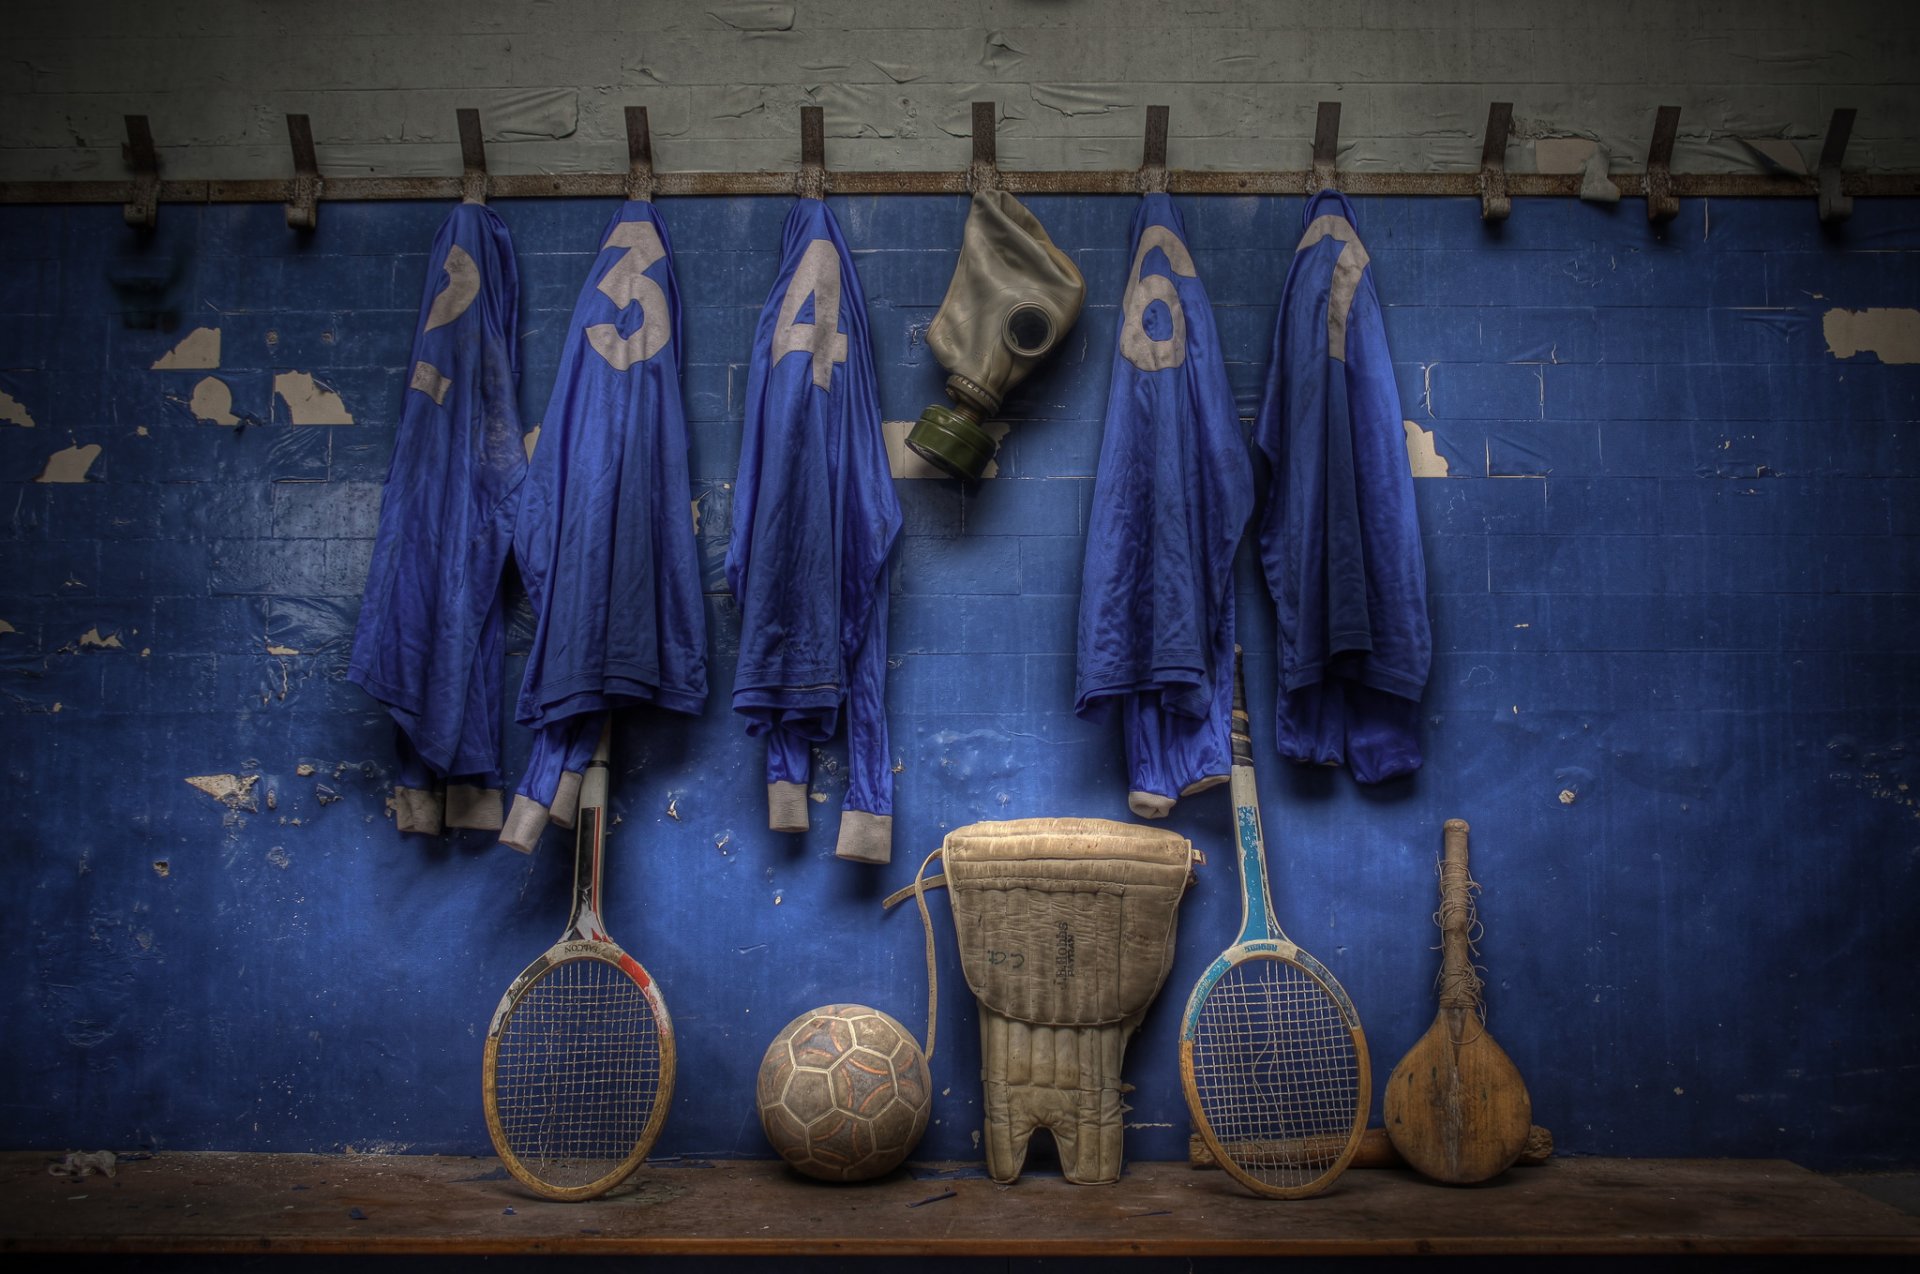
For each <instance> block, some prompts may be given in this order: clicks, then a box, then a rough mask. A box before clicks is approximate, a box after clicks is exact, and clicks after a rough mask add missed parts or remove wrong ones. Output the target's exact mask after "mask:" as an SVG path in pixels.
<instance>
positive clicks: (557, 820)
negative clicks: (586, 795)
mask: <svg viewBox="0 0 1920 1274" xmlns="http://www.w3.org/2000/svg"><path fill="white" fill-rule="evenodd" d="M580 779H581V775H580V772H579V771H577V770H562V771H561V772H560V783H559V786H557V787H555V788H554V789H553V804H551V805H549V806H547V817H548V818H550V819H552V820H553V824H554V826H555V827H566V828H571V827H572V826H573V823H574V820H575V819H576V818H578V817H579V815H580Z"/></svg>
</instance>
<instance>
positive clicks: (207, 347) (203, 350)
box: [152, 327, 220, 372]
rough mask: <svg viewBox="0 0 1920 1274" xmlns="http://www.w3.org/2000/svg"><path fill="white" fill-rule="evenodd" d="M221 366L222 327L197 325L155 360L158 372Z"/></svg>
mask: <svg viewBox="0 0 1920 1274" xmlns="http://www.w3.org/2000/svg"><path fill="white" fill-rule="evenodd" d="M218 366H220V329H219V328H217V327H196V328H194V329H193V330H192V331H191V332H188V333H187V334H186V336H185V337H183V338H182V339H181V341H180V343H179V344H178V345H175V346H174V347H173V348H172V349H170V350H168V351H167V352H166V353H165V354H162V355H161V356H160V357H159V358H157V359H155V360H154V363H153V367H152V370H153V371H156V372H170V371H187V370H199V369H203V368H209V367H218Z"/></svg>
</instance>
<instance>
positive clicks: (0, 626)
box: [0, 619, 20, 633]
mask: <svg viewBox="0 0 1920 1274" xmlns="http://www.w3.org/2000/svg"><path fill="white" fill-rule="evenodd" d="M19 631H20V630H19V629H18V628H15V627H14V626H13V625H12V624H9V623H8V622H7V621H6V620H4V619H0V633H17V632H19Z"/></svg>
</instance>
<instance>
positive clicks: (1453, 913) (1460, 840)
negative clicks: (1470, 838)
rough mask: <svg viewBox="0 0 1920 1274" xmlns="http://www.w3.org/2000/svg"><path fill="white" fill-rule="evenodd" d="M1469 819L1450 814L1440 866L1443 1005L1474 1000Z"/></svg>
mask: <svg viewBox="0 0 1920 1274" xmlns="http://www.w3.org/2000/svg"><path fill="white" fill-rule="evenodd" d="M1467 830H1468V829H1467V822H1466V820H1465V819H1461V818H1450V819H1448V820H1447V824H1446V828H1445V844H1446V857H1445V859H1444V860H1443V862H1442V863H1441V867H1440V1007H1441V1008H1446V1009H1459V1008H1469V1007H1471V1006H1472V1004H1473V991H1472V978H1473V962H1472V959H1471V958H1470V957H1469V955H1468V953H1467V928H1468V926H1469V924H1470V923H1471V922H1470V921H1469V919H1468V916H1469V914H1470V908H1469V907H1468V899H1467V882H1468V880H1469V879H1470V878H1471V877H1470V876H1469V874H1468V871H1467Z"/></svg>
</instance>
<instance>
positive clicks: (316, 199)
mask: <svg viewBox="0 0 1920 1274" xmlns="http://www.w3.org/2000/svg"><path fill="white" fill-rule="evenodd" d="M287 143H288V145H290V146H292V147H293V180H292V181H291V182H290V183H288V185H287V227H288V228H289V229H291V230H311V229H313V228H314V227H315V226H317V225H319V224H320V160H319V158H318V157H317V156H316V155H315V154H314V153H313V125H312V123H311V122H310V121H309V120H308V119H307V117H306V116H305V115H289V116H287Z"/></svg>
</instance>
